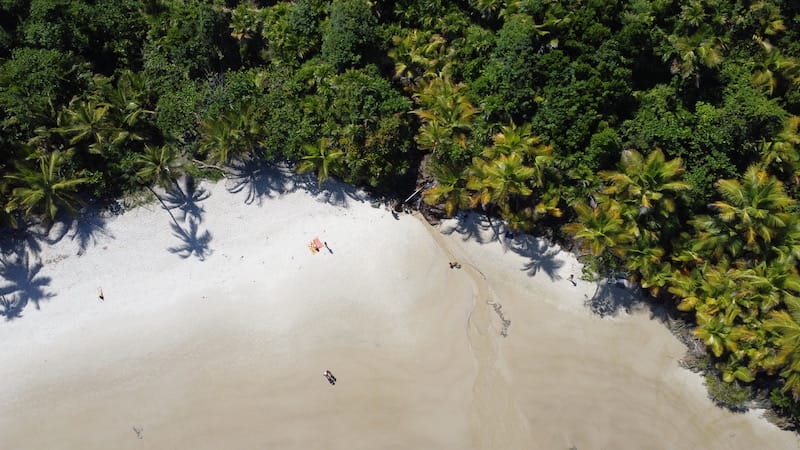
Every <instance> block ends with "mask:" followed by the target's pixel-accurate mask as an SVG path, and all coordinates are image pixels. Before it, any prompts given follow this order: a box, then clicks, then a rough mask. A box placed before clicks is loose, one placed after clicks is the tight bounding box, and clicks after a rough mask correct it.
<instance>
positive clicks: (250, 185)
mask: <svg viewBox="0 0 800 450" xmlns="http://www.w3.org/2000/svg"><path fill="white" fill-rule="evenodd" d="M230 167H231V175H229V176H228V183H227V184H228V186H227V189H228V192H231V193H234V194H238V193H240V192H244V193H245V200H244V202H245V203H246V204H248V205H249V204H253V203H257V204H258V205H259V206H260V205H261V204H262V202H263V200H264V199H265V198H276V197H280V196H281V195H284V194H290V193H292V192H295V191H297V190H301V189H302V190H304V191H306V192H307V193H308V194H310V195H311V196H313V197H314V198H315V199H316V200H317V201H318V202H321V203H328V204H330V205H333V206H341V207H344V208H346V207H347V206H348V204H349V202H350V201H351V200H354V201H357V202H363V201H365V200H366V198H367V194H366V193H365V192H363V191H361V190H359V189H356V188H355V187H353V186H351V185H349V184H346V183H342V182H340V181H336V180H334V179H331V178H329V179H327V180H325V181H323V182H322V183H319V182H318V180H317V178H316V176H315V175H314V174H312V173H305V174H298V173H296V172H295V170H294V167H293V166H292V165H290V164H288V163H280V164H276V165H268V164H266V163H265V162H264V161H262V160H261V159H259V158H251V159H247V160H242V161H235V162H233V163H231V165H230Z"/></svg>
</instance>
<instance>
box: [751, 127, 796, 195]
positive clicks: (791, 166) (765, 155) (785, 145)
mask: <svg viewBox="0 0 800 450" xmlns="http://www.w3.org/2000/svg"><path fill="white" fill-rule="evenodd" d="M798 131H800V116H792V117H789V118H788V119H786V123H785V124H784V127H783V129H782V130H781V131H780V133H778V134H777V135H776V136H775V137H774V138H772V139H771V140H770V141H768V142H763V143H762V144H761V147H760V150H761V163H762V164H764V167H767V168H769V169H772V170H773V171H774V172H776V173H777V174H782V175H783V178H782V179H784V180H787V179H788V180H790V181H791V182H792V183H794V184H795V185H797V184H800V153H798V148H799V147H800V132H798Z"/></svg>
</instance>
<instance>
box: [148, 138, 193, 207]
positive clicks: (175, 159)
mask: <svg viewBox="0 0 800 450" xmlns="http://www.w3.org/2000/svg"><path fill="white" fill-rule="evenodd" d="M135 164H136V166H137V168H138V170H137V171H136V177H137V178H138V179H139V180H140V181H141V182H142V183H144V184H145V185H147V186H152V185H156V186H160V187H162V188H164V189H167V188H169V186H170V184H171V185H173V186H174V187H175V188H176V189H177V190H178V191H180V193H181V195H184V193H183V189H181V187H180V185H179V184H178V178H179V177H180V176H181V174H182V173H183V171H184V170H185V168H186V164H187V163H186V162H185V161H184V160H183V158H182V157H181V156H180V155H178V153H177V152H176V151H175V147H174V146H172V145H169V144H165V145H162V146H160V147H151V146H149V145H145V147H144V153H143V154H139V155H136V160H135Z"/></svg>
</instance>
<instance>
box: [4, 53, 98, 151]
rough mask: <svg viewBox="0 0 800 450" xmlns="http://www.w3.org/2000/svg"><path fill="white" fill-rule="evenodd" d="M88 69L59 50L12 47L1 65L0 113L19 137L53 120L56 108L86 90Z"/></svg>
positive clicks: (29, 133) (28, 134) (76, 59)
mask: <svg viewBox="0 0 800 450" xmlns="http://www.w3.org/2000/svg"><path fill="white" fill-rule="evenodd" d="M86 78H87V68H86V67H85V66H84V65H83V64H82V62H81V61H80V60H79V59H78V58H76V57H75V56H74V55H72V54H68V53H62V52H60V51H58V50H44V49H32V48H19V49H15V50H14V52H13V54H12V57H11V59H8V60H5V61H3V63H2V65H0V114H3V116H4V117H2V116H0V117H1V118H2V120H3V121H4V123H5V124H6V126H11V127H12V128H13V129H15V130H17V132H18V133H20V137H22V136H26V135H27V136H30V135H31V134H32V132H33V130H34V129H36V128H37V127H39V126H41V125H49V124H52V123H54V122H55V111H56V110H57V109H58V108H60V107H61V106H62V105H65V104H66V103H67V102H68V101H69V99H70V98H71V97H72V96H73V95H75V94H77V93H78V92H80V90H81V89H85V88H86V87H87V85H88V83H87V82H86Z"/></svg>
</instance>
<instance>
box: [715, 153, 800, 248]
mask: <svg viewBox="0 0 800 450" xmlns="http://www.w3.org/2000/svg"><path fill="white" fill-rule="evenodd" d="M717 189H718V190H719V193H720V194H721V195H722V198H723V200H720V201H716V202H714V203H712V205H711V206H712V207H713V208H714V209H716V210H717V212H718V217H719V219H720V220H721V221H722V222H724V223H726V224H729V225H730V226H732V227H733V228H734V229H735V230H736V231H737V232H739V233H741V236H742V237H743V238H744V243H745V246H746V247H747V248H749V249H753V250H755V249H758V247H759V246H758V243H759V242H761V243H765V244H769V243H770V242H772V240H773V238H774V237H775V236H776V235H777V234H778V233H779V230H780V229H782V228H784V227H786V226H787V225H788V224H789V222H790V217H789V214H788V213H787V212H786V209H787V208H788V207H789V206H791V205H792V204H794V200H792V199H791V197H789V196H788V195H786V193H785V192H784V189H783V184H782V183H781V182H780V181H778V180H777V179H776V178H775V177H772V176H770V175H769V174H767V172H766V171H764V170H763V169H762V168H760V167H758V166H752V167H750V168H749V169H747V172H745V174H744V176H743V177H742V181H739V180H720V181H718V182H717ZM759 253H761V251H759Z"/></svg>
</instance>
